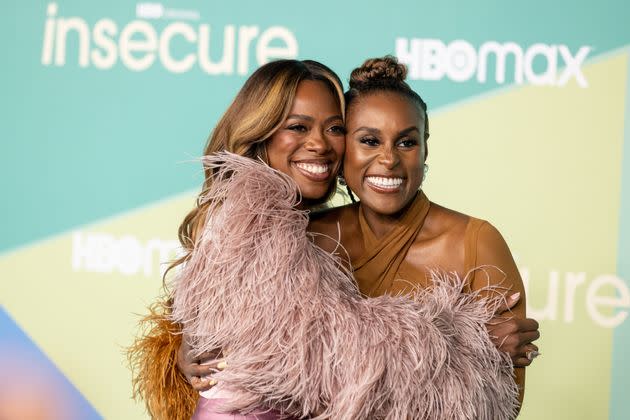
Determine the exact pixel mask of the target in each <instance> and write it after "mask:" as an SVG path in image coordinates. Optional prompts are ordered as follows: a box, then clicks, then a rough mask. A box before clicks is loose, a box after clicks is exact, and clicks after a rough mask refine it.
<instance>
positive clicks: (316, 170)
mask: <svg viewBox="0 0 630 420" xmlns="http://www.w3.org/2000/svg"><path fill="white" fill-rule="evenodd" d="M295 166H297V167H298V168H300V169H303V170H305V171H306V172H310V173H312V174H323V173H326V172H328V165H327V164H325V163H302V162H297V163H296V164H295Z"/></svg>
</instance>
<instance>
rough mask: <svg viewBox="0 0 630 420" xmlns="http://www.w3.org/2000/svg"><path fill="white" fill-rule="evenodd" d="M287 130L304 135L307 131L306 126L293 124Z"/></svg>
mask: <svg viewBox="0 0 630 420" xmlns="http://www.w3.org/2000/svg"><path fill="white" fill-rule="evenodd" d="M287 129H289V130H293V131H299V132H300V133H303V132H305V131H306V126H304V125H303V124H291V125H290V126H288V127H287Z"/></svg>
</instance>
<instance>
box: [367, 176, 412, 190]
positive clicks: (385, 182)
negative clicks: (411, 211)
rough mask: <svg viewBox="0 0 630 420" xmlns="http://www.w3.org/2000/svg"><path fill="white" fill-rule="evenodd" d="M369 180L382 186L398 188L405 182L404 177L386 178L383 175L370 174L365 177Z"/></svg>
mask: <svg viewBox="0 0 630 420" xmlns="http://www.w3.org/2000/svg"><path fill="white" fill-rule="evenodd" d="M365 179H366V181H367V182H369V183H370V184H372V185H375V186H377V187H381V188H391V189H394V188H398V187H400V185H401V184H402V183H403V179H402V178H385V177H382V176H368V177H366V178H365Z"/></svg>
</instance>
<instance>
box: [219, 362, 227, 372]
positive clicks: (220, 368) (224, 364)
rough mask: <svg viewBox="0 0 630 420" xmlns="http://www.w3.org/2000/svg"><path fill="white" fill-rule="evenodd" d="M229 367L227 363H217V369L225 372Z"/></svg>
mask: <svg viewBox="0 0 630 420" xmlns="http://www.w3.org/2000/svg"><path fill="white" fill-rule="evenodd" d="M226 367H227V362H219V363H217V369H219V370H223V369H225V368H226Z"/></svg>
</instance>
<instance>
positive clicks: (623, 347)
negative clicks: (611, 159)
mask: <svg viewBox="0 0 630 420" xmlns="http://www.w3.org/2000/svg"><path fill="white" fill-rule="evenodd" d="M628 60H629V62H628V77H627V78H626V104H625V106H626V110H625V118H624V120H625V132H624V143H623V166H622V171H623V172H622V179H621V209H620V211H619V215H620V216H619V218H620V220H619V248H618V251H617V274H618V275H619V277H620V278H621V279H623V280H624V281H625V282H626V284H627V285H628V286H630V49H629V50H628ZM626 310H627V308H626ZM628 349H630V321H628V320H626V322H623V323H622V324H621V325H620V326H618V327H617V328H616V329H615V334H614V336H613V355H612V375H611V387H610V389H611V396H610V417H609V418H610V419H611V420H622V419H627V418H628V396H629V395H630V375H629V374H628V373H630V357H629V356H628Z"/></svg>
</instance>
